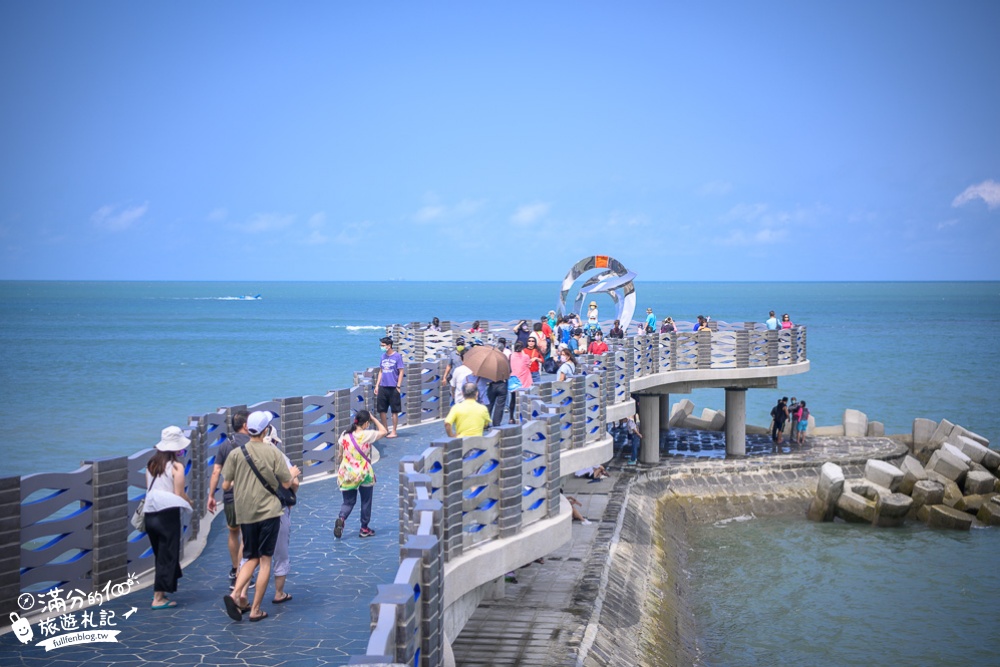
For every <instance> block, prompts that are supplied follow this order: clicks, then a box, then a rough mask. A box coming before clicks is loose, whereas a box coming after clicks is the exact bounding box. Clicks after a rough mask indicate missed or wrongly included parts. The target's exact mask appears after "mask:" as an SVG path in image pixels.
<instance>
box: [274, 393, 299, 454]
mask: <svg viewBox="0 0 1000 667" xmlns="http://www.w3.org/2000/svg"><path fill="white" fill-rule="evenodd" d="M275 400H276V401H278V403H279V404H280V408H279V410H278V411H279V413H280V414H279V416H280V417H281V446H282V448H283V449H284V450H285V456H287V457H288V460H289V461H291V462H292V465H295V466H299V467H300V468H301V467H302V458H303V457H302V454H303V452H302V443H303V440H302V433H303V426H304V424H303V422H304V416H303V414H302V397H301V396H291V397H289V398H281V399H275Z"/></svg>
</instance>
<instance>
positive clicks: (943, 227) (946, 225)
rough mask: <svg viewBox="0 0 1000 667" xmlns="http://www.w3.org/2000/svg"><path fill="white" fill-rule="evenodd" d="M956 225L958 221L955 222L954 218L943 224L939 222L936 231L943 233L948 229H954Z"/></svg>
mask: <svg viewBox="0 0 1000 667" xmlns="http://www.w3.org/2000/svg"><path fill="white" fill-rule="evenodd" d="M957 224H958V220H956V219H955V218H952V219H951V220H945V221H944V222H939V223H938V224H937V229H938V231H939V232H941V231H944V230H946V229H948V228H949V227H954V226H955V225H957Z"/></svg>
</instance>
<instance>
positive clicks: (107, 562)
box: [15, 443, 194, 590]
mask: <svg viewBox="0 0 1000 667" xmlns="http://www.w3.org/2000/svg"><path fill="white" fill-rule="evenodd" d="M192 444H194V443H192ZM87 463H89V464H90V465H91V466H92V468H93V475H94V477H93V483H92V486H93V489H92V491H93V494H94V495H93V501H94V505H93V507H92V508H91V512H92V514H91V516H92V517H93V527H92V529H91V532H92V535H93V540H94V543H93V544H94V551H93V561H92V564H91V582H92V584H93V587H94V590H98V589H100V588H102V587H103V586H104V584H106V583H112V584H113V583H115V582H116V581H117V582H122V581H124V580H125V579H126V578H128V535H129V532H130V531H131V527H130V525H129V522H128V458H127V457H125V456H118V457H115V458H109V459H100V460H97V461H88V462H87ZM189 488H190V487H189ZM15 516H17V517H18V518H20V510H19V511H18V513H17V514H16V515H15ZM191 523H192V530H193V529H194V528H193V526H194V517H192V521H191ZM16 544H17V545H18V546H20V540H17V541H16Z"/></svg>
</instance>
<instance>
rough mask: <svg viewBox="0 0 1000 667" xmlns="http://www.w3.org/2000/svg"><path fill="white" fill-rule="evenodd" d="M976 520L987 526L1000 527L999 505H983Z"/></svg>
mask: <svg viewBox="0 0 1000 667" xmlns="http://www.w3.org/2000/svg"><path fill="white" fill-rule="evenodd" d="M976 518H977V519H979V520H980V521H982V522H983V523H985V524H986V525H987V526H1000V503H994V502H989V503H983V506H982V507H980V508H979V513H978V514H976Z"/></svg>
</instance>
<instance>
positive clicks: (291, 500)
mask: <svg viewBox="0 0 1000 667" xmlns="http://www.w3.org/2000/svg"><path fill="white" fill-rule="evenodd" d="M240 451H242V452H243V456H244V457H245V458H246V460H247V463H249V464H250V469H251V470H253V474H255V475H257V479H259V480H260V483H261V484H263V485H264V488H265V489H267V490H268V491H270V492H271V493H273V494H274V495H275V496H277V497H278V501H279V502H280V503H281V506H282V507H292V506H293V505H295V503H297V502H298V498H296V497H295V492H294V491H292V490H291V489H286V488H285V487H283V486H281V485H280V484H279V485H278V488H277V489H275V488H274V487H273V486H271V485H270V484H268V483H267V480H266V479H264V476H263V475H261V474H260V470H257V466H256V465H255V464H254V462H253V459H252V458H250V453H249V452H248V451H247V448H246V445H240Z"/></svg>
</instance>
